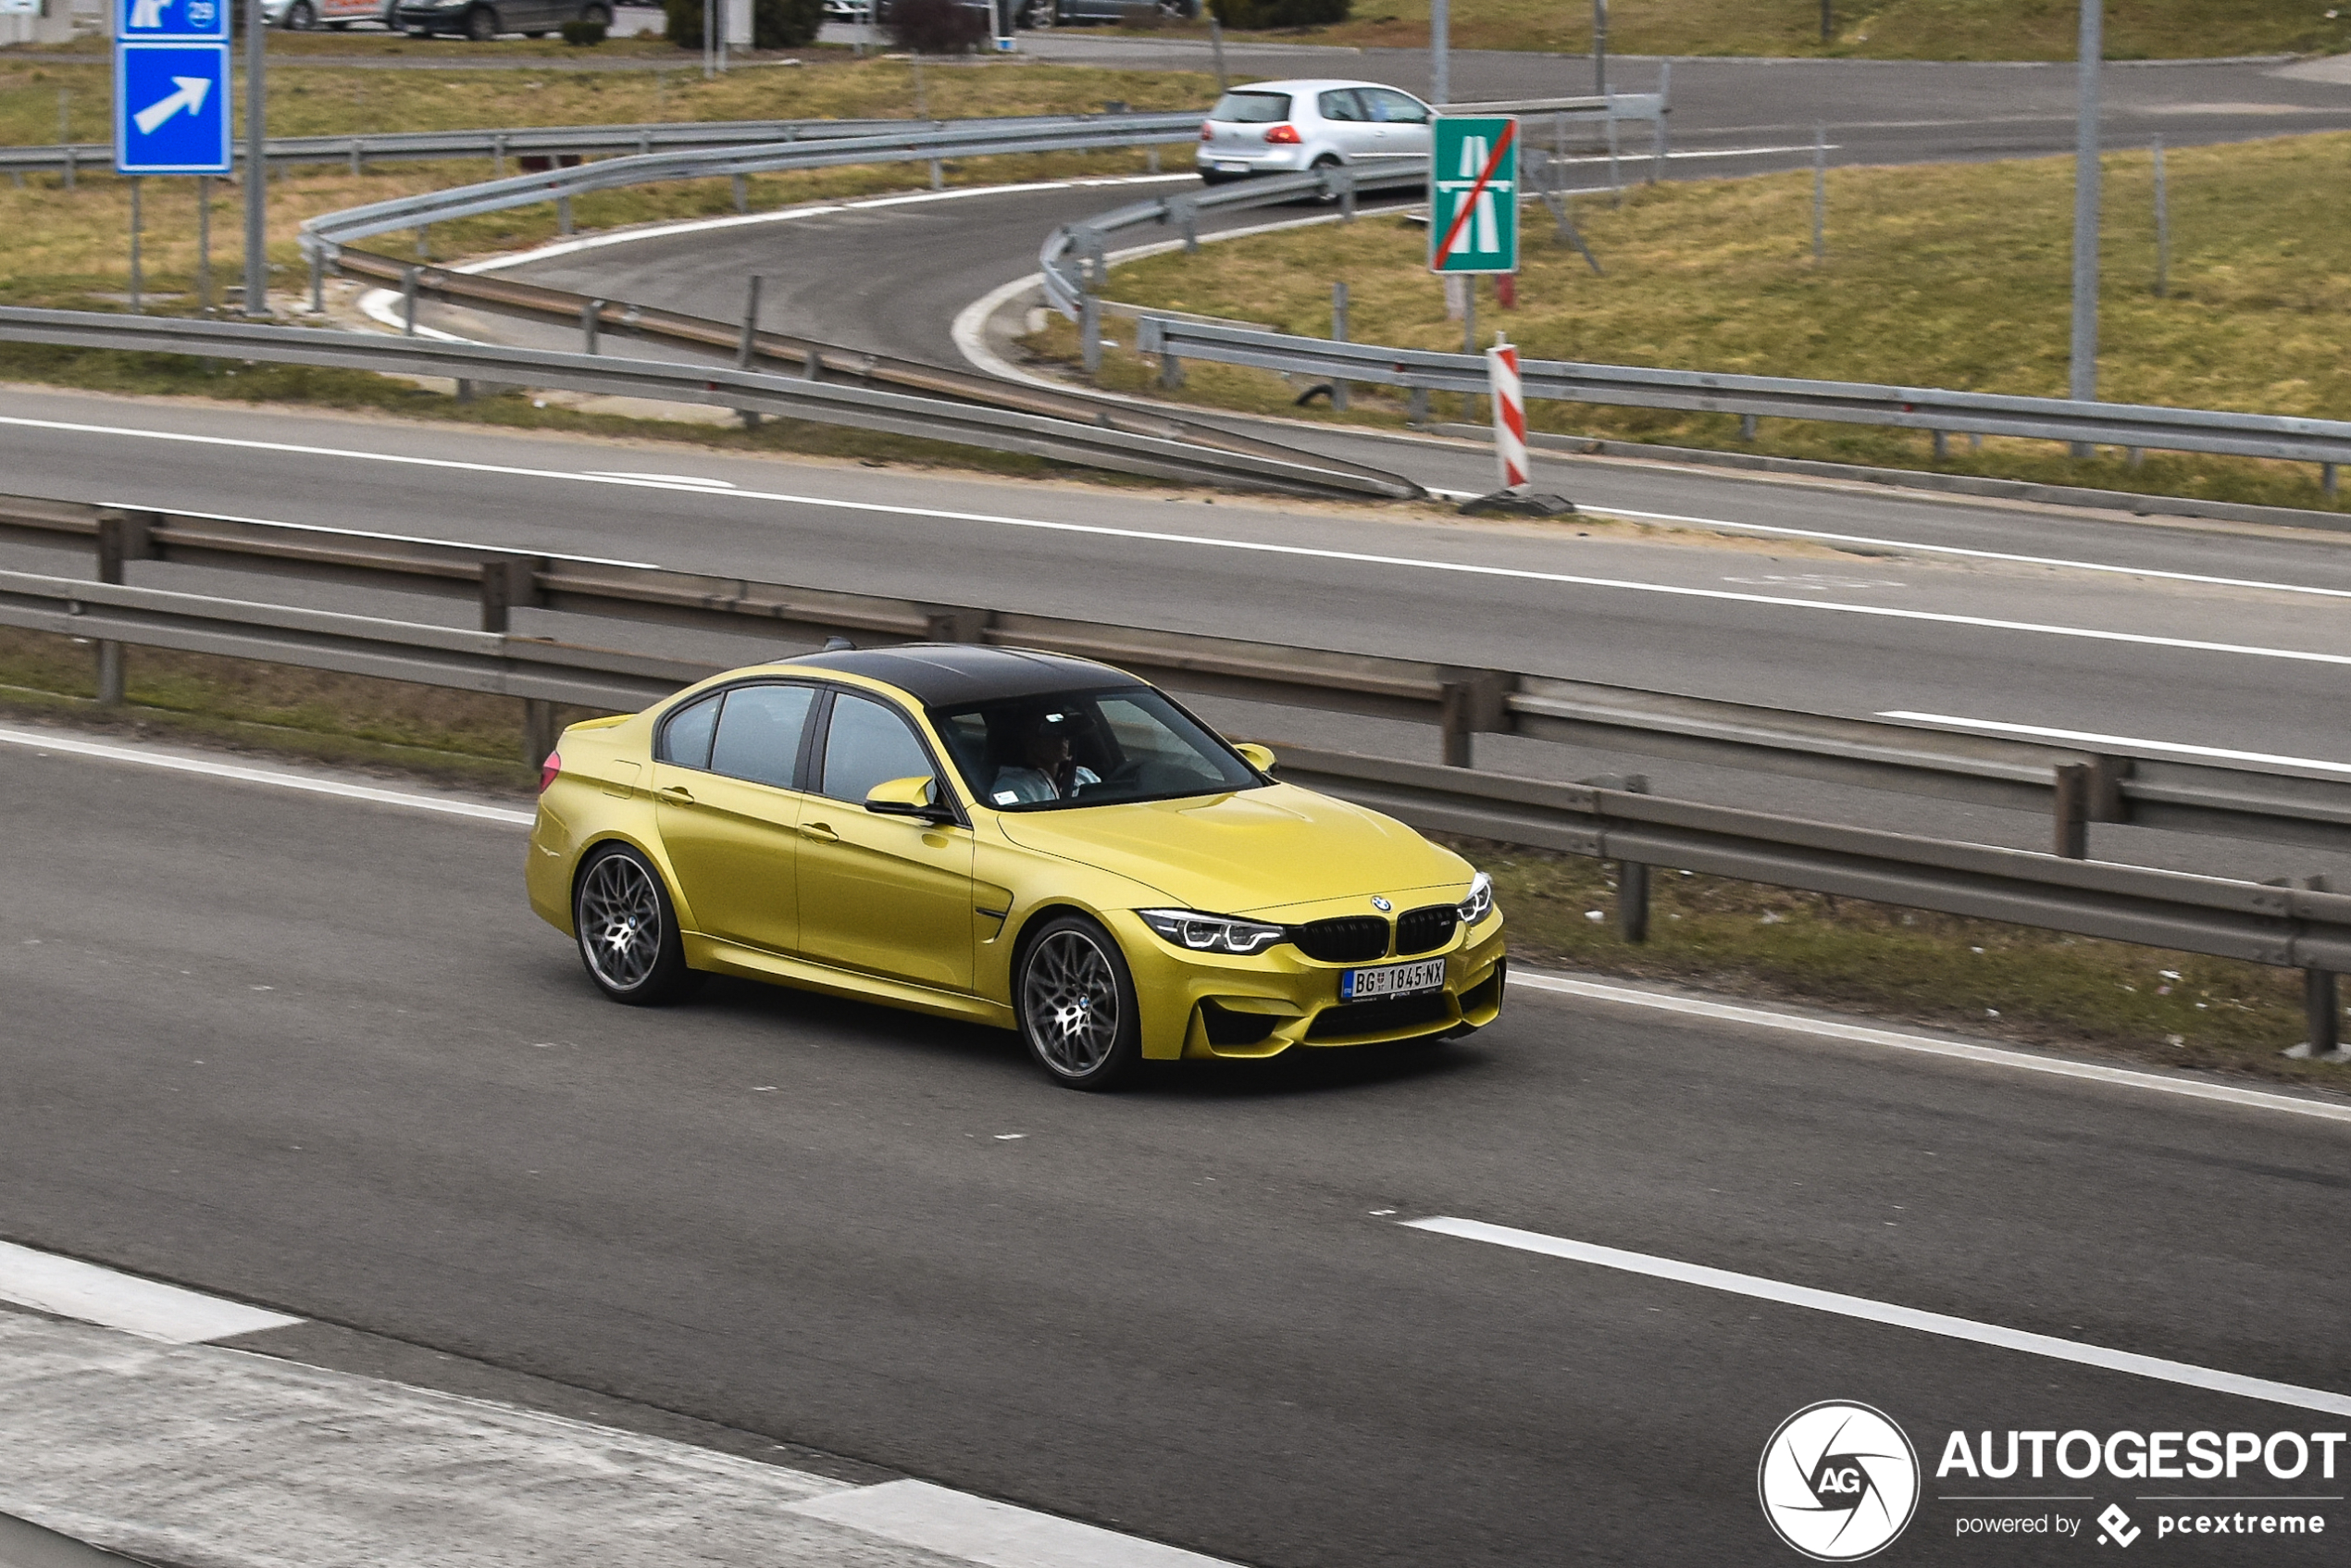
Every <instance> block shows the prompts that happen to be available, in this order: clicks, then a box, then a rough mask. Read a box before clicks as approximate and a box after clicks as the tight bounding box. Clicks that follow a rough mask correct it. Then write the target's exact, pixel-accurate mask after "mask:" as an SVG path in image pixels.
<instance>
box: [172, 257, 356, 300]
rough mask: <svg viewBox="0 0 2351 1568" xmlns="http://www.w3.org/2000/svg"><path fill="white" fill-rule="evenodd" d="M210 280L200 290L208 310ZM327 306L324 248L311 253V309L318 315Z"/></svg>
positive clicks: (210, 292) (210, 290)
mask: <svg viewBox="0 0 2351 1568" xmlns="http://www.w3.org/2000/svg"><path fill="white" fill-rule="evenodd" d="M210 282H211V280H209V279H206V280H205V284H206V286H205V288H203V289H201V290H199V291H198V292H200V293H201V294H203V296H204V298H203V300H202V301H201V302H200V303H201V304H202V305H204V306H205V309H207V310H209V309H210V308H212V289H211V287H210ZM326 308H327V253H326V252H325V251H323V250H316V251H312V252H311V253H310V309H311V313H312V314H313V315H316V314H317V313H318V312H319V311H322V310H324V309H326Z"/></svg>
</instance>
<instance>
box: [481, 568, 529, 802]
mask: <svg viewBox="0 0 2351 1568" xmlns="http://www.w3.org/2000/svg"><path fill="white" fill-rule="evenodd" d="M538 566H539V564H538V563H537V562H536V561H533V560H531V559H529V557H528V556H521V555H498V556H492V557H491V559H489V560H486V561H484V562H482V564H481V576H480V579H479V583H480V595H481V629H482V630H484V631H494V632H497V633H498V634H499V635H500V636H504V635H505V633H506V631H507V629H508V628H509V627H510V625H511V624H512V621H513V612H514V607H515V606H516V605H517V604H521V605H525V606H528V605H531V604H537V603H538V602H539V587H538V576H539V571H538ZM533 760H534V761H535V760H537V759H536V758H534V759H533Z"/></svg>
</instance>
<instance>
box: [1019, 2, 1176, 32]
mask: <svg viewBox="0 0 2351 1568" xmlns="http://www.w3.org/2000/svg"><path fill="white" fill-rule="evenodd" d="M1031 9H1032V10H1034V11H1035V12H1036V13H1037V14H1038V16H1039V20H1041V19H1042V18H1043V17H1044V16H1045V15H1046V14H1048V13H1050V14H1051V17H1052V19H1053V23H1054V25H1055V26H1068V25H1074V24H1076V23H1078V22H1125V21H1132V20H1135V19H1136V18H1137V14H1138V13H1146V12H1153V11H1156V12H1157V13H1158V14H1159V15H1161V16H1163V17H1170V18H1175V19H1190V18H1193V17H1197V16H1199V15H1200V0H1156V3H1154V0H1033V4H1032V6H1031ZM1143 19H1144V20H1146V21H1148V20H1149V18H1148V17H1147V16H1146V17H1144V18H1143Z"/></svg>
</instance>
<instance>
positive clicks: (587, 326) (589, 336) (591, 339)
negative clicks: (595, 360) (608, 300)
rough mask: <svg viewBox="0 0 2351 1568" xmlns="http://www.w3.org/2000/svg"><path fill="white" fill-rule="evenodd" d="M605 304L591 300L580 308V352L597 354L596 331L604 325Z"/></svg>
mask: <svg viewBox="0 0 2351 1568" xmlns="http://www.w3.org/2000/svg"><path fill="white" fill-rule="evenodd" d="M603 317H604V302H603V301H602V300H590V301H589V302H588V303H587V304H586V305H581V306H580V307H579V342H580V349H579V352H580V353H582V354H593V353H595V352H596V330H597V329H598V328H599V327H601V326H603Z"/></svg>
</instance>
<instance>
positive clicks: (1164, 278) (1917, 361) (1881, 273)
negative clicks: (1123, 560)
mask: <svg viewBox="0 0 2351 1568" xmlns="http://www.w3.org/2000/svg"><path fill="white" fill-rule="evenodd" d="M2169 164H2170V184H2171V218H2172V247H2171V256H2172V260H2171V288H2170V291H2169V293H2168V296H2167V297H2164V298H2159V299H2158V298H2157V297H2156V296H2155V294H2154V292H2153V290H2152V284H2153V280H2154V276H2155V243H2154V241H2155V237H2154V232H2153V223H2152V218H2151V217H2150V213H2151V210H2152V207H2151V199H2152V170H2151V160H2150V158H2149V157H2148V156H2147V155H2146V154H2143V153H2142V154H2133V155H2123V156H2112V157H2109V158H2108V160H2107V164H2106V203H2107V206H2106V210H2107V214H2108V220H2107V227H2106V235H2107V238H2106V243H2105V252H2104V254H2105V283H2104V297H2103V311H2102V317H2101V326H2100V342H2101V374H2100V382H2099V390H2100V392H2101V394H2102V395H2103V396H2105V397H2107V398H2109V399H2112V400H2116V401H2121V402H2137V403H2151V404H2171V405H2175V406H2183V407H2204V408H2222V409H2237V410H2245V411H2252V412H2261V413H2273V414H2293V415H2304V416H2310V417H2323V418H2335V419H2341V418H2346V417H2351V358H2346V356H2345V355H2344V353H2343V349H2342V344H2343V342H2344V338H2345V330H2346V328H2351V260H2346V258H2351V210H2346V209H2345V207H2344V206H2343V205H2342V204H2341V203H2340V202H2339V201H2338V200H2337V199H2336V198H2335V193H2336V192H2338V191H2340V189H2341V188H2342V183H2343V180H2344V178H2345V174H2346V172H2351V135H2343V134H2328V135H2318V136H2304V137H2293V138H2287V139H2283V140H2279V141H2274V142H2266V143H2245V144H2238V145H2234V146H2227V147H2212V148H2191V149H2180V150H2175V151H2173V152H2172V153H2171V155H2170V158H2169ZM2071 203H2072V166H2071V160H2070V159H2061V158H2060V159H2038V160H2032V161H2024V162H2010V163H1997V164H1952V165H1934V166H1927V167H1921V168H1900V169H1878V168H1860V169H1846V170H1838V171H1835V172H1834V173H1833V174H1832V175H1831V177H1830V180H1829V255H1828V258H1827V260H1826V261H1825V262H1822V263H1816V262H1815V261H1814V260H1813V259H1812V255H1811V250H1810V223H1811V179H1810V175H1809V174H1795V175H1774V176H1766V177H1761V178H1756V179H1748V180H1714V181H1709V182H1704V183H1693V184H1679V185H1669V186H1659V187H1655V188H1651V189H1645V190H1638V191H1636V192H1634V193H1631V194H1630V195H1629V196H1628V199H1627V200H1626V202H1625V205H1624V206H1623V208H1622V209H1621V210H1611V208H1610V206H1609V205H1608V203H1607V201H1606V200H1605V199H1590V198H1586V199H1585V200H1582V201H1580V202H1579V203H1578V205H1577V214H1578V219H1579V222H1580V225H1581V227H1582V229H1583V231H1584V233H1585V235H1586V239H1587V240H1588V241H1589V242H1590V243H1591V245H1592V246H1593V248H1594V250H1595V251H1596V252H1597V253H1598V255H1599V256H1600V258H1601V260H1602V262H1603V263H1604V264H1605V266H1606V267H1607V268H1608V275H1607V276H1606V277H1605V278H1595V277H1593V276H1592V275H1591V274H1590V273H1589V272H1588V271H1587V270H1586V268H1585V266H1584V264H1583V262H1582V261H1581V260H1580V259H1579V258H1578V257H1577V256H1576V255H1574V253H1573V252H1572V251H1570V250H1568V249H1566V248H1565V247H1563V246H1560V245H1557V244H1555V243H1552V242H1551V241H1550V240H1549V238H1548V237H1547V236H1548V230H1549V221H1548V218H1547V216H1546V215H1545V214H1544V212H1543V210H1542V209H1541V208H1539V207H1530V208H1528V209H1527V240H1526V245H1525V250H1524V268H1525V269H1524V272H1523V273H1522V275H1521V278H1520V287H1519V298H1520V302H1521V303H1520V307H1519V308H1518V309H1517V310H1516V311H1514V312H1511V313H1509V314H1503V313H1501V312H1499V310H1498V309H1497V308H1496V307H1495V305H1494V300H1493V294H1492V292H1491V289H1490V288H1488V289H1486V291H1485V292H1484V293H1483V294H1482V297H1481V301H1480V307H1479V308H1480V316H1479V321H1480V328H1481V334H1482V336H1484V337H1485V339H1486V341H1491V340H1490V333H1491V331H1492V330H1494V329H1495V328H1497V327H1499V328H1501V329H1504V330H1507V331H1508V332H1509V334H1510V336H1511V340H1512V341H1513V342H1517V343H1518V344H1520V345H1521V347H1522V348H1523V349H1524V351H1525V352H1526V353H1527V355H1529V356H1530V357H1540V358H1547V359H1573V360H1586V361H1598V362H1602V363H1610V364H1623V365H1645V366H1660V367H1673V368H1680V369H1705V370H1723V371H1744V372H1748V373H1753V374H1759V375H1777V376H1800V377H1813V378H1821V379H1827V380H1860V381H1881V382H1884V381H1891V382H1896V383H1899V384H1909V385H1929V386H1939V387H1949V388H1958V389H1963V390H1972V391H1982V392H2012V393H2028V394H2041V395H2059V396H2061V395H2063V394H2064V392H2065V387H2066V375H2067V354H2068V335H2067V334H2068V328H2067V322H2068V299H2069V289H2070V278H2069V268H2070V259H2069V258H2070V251H2071V244H2070V235H2071ZM1425 243H1426V242H1425V230H1423V229H1420V228H1417V227H1412V226H1408V225H1406V224H1404V223H1402V222H1401V221H1399V219H1396V218H1387V217H1382V218H1366V219H1363V220H1360V221H1358V222H1356V223H1354V224H1351V225H1339V226H1325V227H1319V228H1312V229H1306V230H1294V231H1291V232H1288V233H1283V234H1274V235H1266V236H1263V237H1261V238H1256V239H1249V240H1239V241H1232V242H1225V243H1216V244H1212V245H1207V246H1204V247H1202V249H1201V250H1200V252H1199V254H1197V255H1189V256H1187V255H1181V254H1180V253H1177V254H1170V255H1163V256H1157V257H1153V258H1150V259H1147V260H1144V261H1140V262H1137V263H1134V264H1132V265H1129V266H1126V267H1122V268H1118V269H1117V271H1116V272H1115V273H1114V274H1113V281H1112V290H1111V292H1112V294H1113V297H1114V298H1117V299H1120V300H1124V301H1128V302H1131V303H1134V304H1138V305H1161V306H1166V307H1169V308H1175V309H1184V310H1192V311H1200V312H1205V313H1207V314H1211V315H1222V316H1234V317H1246V318H1248V319H1251V320H1257V321H1263V322H1268V323H1272V324H1274V325H1275V326H1278V327H1280V328H1281V329H1283V330H1287V331H1293V332H1301V333H1307V334H1312V335H1317V336H1319V335H1323V334H1325V333H1327V332H1328V331H1329V330H1330V286H1331V283H1332V281H1333V280H1342V279H1343V280H1346V282H1347V283H1348V286H1349V289H1350V293H1351V296H1352V302H1353V303H1352V308H1351V317H1350V319H1351V327H1352V330H1353V334H1354V336H1355V337H1357V338H1358V339H1359V340H1362V341H1366V342H1391V343H1398V344H1403V345H1408V346H1412V347H1423V348H1440V349H1455V350H1458V349H1459V348H1460V347H1461V346H1462V328H1461V326H1460V324H1459V323H1457V322H1452V321H1449V320H1448V319H1446V317H1445V315H1444V304H1443V293H1442V290H1441V288H1440V287H1439V286H1438V284H1437V280H1434V279H1432V278H1431V277H1430V276H1429V275H1428V273H1427V271H1426V269H1425V267H1424V250H1425ZM1035 346H1036V347H1038V348H1039V349H1040V350H1041V351H1043V352H1045V353H1048V354H1050V355H1061V356H1069V355H1073V354H1074V349H1075V340H1074V336H1073V335H1072V334H1070V333H1069V332H1068V330H1066V328H1065V326H1063V325H1061V324H1058V323H1056V324H1055V325H1054V326H1052V327H1051V328H1050V329H1049V330H1048V331H1047V332H1046V333H1045V334H1042V335H1040V337H1039V340H1038V341H1037V342H1036V344H1035ZM1188 374H1189V376H1190V386H1189V388H1188V392H1187V393H1186V394H1185V395H1187V396H1188V397H1190V398H1193V399H1195V400H1198V401H1201V402H1218V403H1225V404H1234V405H1241V406H1249V407H1254V408H1259V409H1266V410H1271V409H1275V408H1287V404H1288V403H1289V402H1290V400H1291V399H1292V398H1293V397H1294V396H1295V395H1296V393H1297V390H1298V389H1296V388H1295V387H1291V386H1289V385H1287V384H1286V383H1284V382H1282V381H1281V380H1279V379H1278V378H1276V377H1273V376H1271V375H1267V374H1264V373H1262V372H1256V371H1248V370H1240V369H1225V368H1223V367H1213V366H1193V367H1188ZM1149 376H1150V367H1146V366H1144V365H1143V364H1141V363H1140V362H1139V361H1138V360H1137V359H1136V358H1135V357H1134V356H1133V355H1112V356H1111V357H1110V360H1109V362H1108V374H1107V378H1106V379H1107V380H1109V381H1110V383H1111V384H1113V385H1120V386H1127V387H1134V388H1141V387H1143V386H1144V385H1145V384H1146V383H1147V380H1148V379H1149ZM1440 401H1441V402H1447V401H1449V400H1440ZM1358 408H1359V410H1360V411H1361V412H1360V413H1359V415H1358V416H1357V417H1360V418H1362V419H1364V420H1366V421H1369V422H1381V421H1386V422H1389V423H1394V422H1397V421H1399V420H1400V418H1401V417H1402V405H1401V404H1400V403H1397V402H1394V401H1392V400H1387V399H1383V398H1369V397H1365V398H1359V399H1358ZM1439 412H1440V413H1447V410H1446V409H1445V408H1443V407H1440V409H1439ZM1531 414H1532V419H1533V422H1534V424H1535V425H1536V428H1538V429H1549V430H1552V431H1557V432H1561V433H1574V434H1582V435H1598V436H1609V437H1615V438H1618V439H1623V440H1632V441H1646V442H1662V443H1668V444H1679V445H1690V446H1712V447H1723V448H1741V449H1746V450H1755V451H1762V452H1771V453H1778V454H1787V455H1799V456H1811V457H1822V458H1829V459H1834V460H1838V461H1846V462H1858V463H1872V464H1886V465H1890V466H1895V467H1930V466H1931V467H1942V468H1946V469H1949V470H1953V471H1960V472H1983V473H2000V474H2008V475H2012V476H2015V477H2020V478H2027V479H2046V480H2049V481H2051V482H2060V483H2086V484H2097V485H2105V486H2109V487H2112V488H2118V489H2129V490H2138V491H2146V492H2160V493H2169V494H2183V495H2194V496H2207V497H2212V498H2220V497H2224V496H2225V497H2229V498H2233V499H2240V500H2254V501H2261V502H2267V503H2270V504H2285V505H2300V506H2318V505H2323V504H2326V503H2325V501H2324V499H2323V497H2322V495H2321V493H2320V489H2319V484H2318V475H2317V472H2316V470H2315V468H2313V467H2310V466H2307V465H2301V466H2297V465H2289V464H2269V463H2258V462H2253V461H2249V460H2238V459H2218V458H2213V459H2206V458H2195V457H2186V456H2165V455H2160V454H2150V455H2149V456H2148V457H2147V459H2146V464H2145V467H2142V468H2137V469H2133V468H2130V467H2126V466H2125V463H2124V461H2123V460H2122V458H2121V454H2105V455H2101V456H2100V457H2097V458H2095V459H2089V460H2083V461H2079V462H2077V461H2075V460H2073V459H2071V458H2070V457H2068V456H2067V455H2065V454H2064V453H2063V451H2062V449H2061V448H2059V447H2056V446H2053V445H2050V444H2048V443H2044V442H1986V443H1985V445H1984V450H1983V451H1982V452H1980V453H1971V452H1969V451H1967V449H1966V448H1965V446H1964V443H1954V447H1953V453H1952V456H1951V458H1950V459H1949V460H1948V461H1947V462H1944V463H1940V464H1937V463H1934V460H1933V458H1932V456H1931V453H1930V449H1929V447H1928V444H1927V440H1926V438H1925V437H1924V436H1922V435H1912V434H1908V433H1904V432H1898V431H1887V430H1878V429H1870V428H1867V427H1860V426H1831V425H1805V424H1799V423H1796V422H1792V421H1778V420H1766V421H1764V423H1763V426H1762V430H1761V439H1760V440H1759V441H1757V442H1753V443H1751V444H1749V443H1743V442H1740V440H1739V438H1738V429H1737V423H1736V421H1735V419H1732V418H1730V417H1722V416H1713V415H1693V414H1680V413H1674V412H1671V411H1645V410H1638V409H1617V408H1602V407H1596V406H1586V405H1568V404H1542V403H1538V404H1533V405H1532V410H1531Z"/></svg>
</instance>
